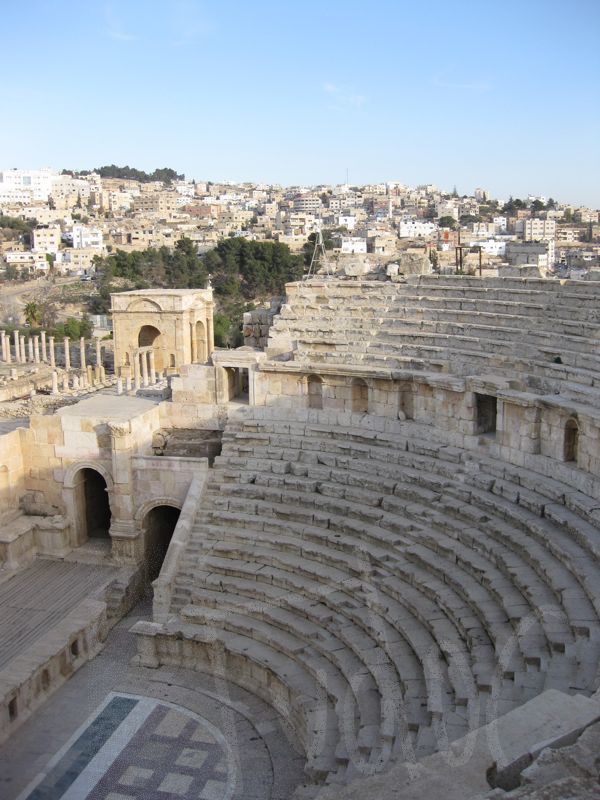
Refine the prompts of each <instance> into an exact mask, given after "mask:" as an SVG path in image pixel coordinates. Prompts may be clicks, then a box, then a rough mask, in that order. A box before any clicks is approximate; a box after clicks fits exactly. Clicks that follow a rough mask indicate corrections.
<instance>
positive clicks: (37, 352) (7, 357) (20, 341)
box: [0, 330, 102, 370]
mask: <svg viewBox="0 0 600 800" xmlns="http://www.w3.org/2000/svg"><path fill="white" fill-rule="evenodd" d="M12 339H13V342H14V343H13V342H11V336H10V335H9V334H7V333H6V331H0V350H1V356H2V361H3V362H4V363H5V364H12V363H13V360H14V363H15V364H27V363H29V364H50V366H51V367H55V366H56V347H55V343H54V336H46V331H41V333H40V335H39V336H29V337H27V346H26V340H25V336H22V335H21V334H20V332H19V331H18V330H15V331H13V335H12ZM85 345H86V343H85V339H84V338H83V337H81V339H80V340H79V361H80V368H81V369H82V370H85V369H86V368H87V363H86V346H85ZM13 350H14V352H13ZM63 350H64V359H65V369H67V370H69V369H71V340H70V338H69V337H68V336H65V337H64V339H63ZM101 366H102V345H101V342H100V337H98V336H97V337H96V367H101Z"/></svg>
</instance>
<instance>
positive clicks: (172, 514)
mask: <svg viewBox="0 0 600 800" xmlns="http://www.w3.org/2000/svg"><path fill="white" fill-rule="evenodd" d="M179 514H180V510H179V509H178V508H175V506H168V505H164V506H154V508H152V509H150V511H149V512H148V513H147V514H146V516H145V517H144V522H143V529H144V555H145V562H146V576H147V579H148V581H149V582H152V581H154V580H156V578H158V576H159V574H160V570H161V567H162V565H163V561H164V560H165V556H166V555H167V550H168V549H169V543H170V541H171V537H172V536H173V531H174V530H175V526H176V525H177V520H178V519H179Z"/></svg>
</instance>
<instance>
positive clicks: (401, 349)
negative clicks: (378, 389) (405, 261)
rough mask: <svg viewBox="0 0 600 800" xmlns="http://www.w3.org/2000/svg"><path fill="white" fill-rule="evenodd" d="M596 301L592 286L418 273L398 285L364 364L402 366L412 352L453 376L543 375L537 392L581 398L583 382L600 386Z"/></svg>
mask: <svg viewBox="0 0 600 800" xmlns="http://www.w3.org/2000/svg"><path fill="white" fill-rule="evenodd" d="M599 303H600V287H599V286H598V285H597V284H590V283H581V284H578V283H575V282H573V283H570V284H569V285H568V286H563V285H562V284H561V283H560V282H559V281H537V280H528V279H522V280H519V279H515V280H511V279H506V278H501V279H486V280H485V281H484V282H483V281H481V280H480V279H478V278H468V277H465V276H444V277H437V276H421V277H419V278H418V279H416V280H414V281H413V282H411V283H409V284H408V285H406V286H402V287H400V289H399V292H398V296H397V299H396V303H395V304H394V305H393V306H392V307H391V308H390V310H389V311H388V313H387V314H386V316H385V319H384V321H383V323H382V326H381V328H380V330H379V332H378V334H377V336H376V337H375V338H374V339H373V340H372V342H371V344H370V345H369V347H368V348H367V355H366V356H365V361H366V362H374V363H376V364H377V363H379V364H382V363H383V364H386V365H388V366H393V365H394V363H395V361H396V359H398V361H397V363H398V365H399V366H402V365H403V364H404V362H405V360H406V358H407V357H413V358H422V359H423V360H424V361H425V362H428V361H433V362H435V363H436V364H439V363H440V362H442V363H444V364H445V365H446V367H445V369H446V370H447V371H449V372H453V373H455V374H469V371H470V373H471V374H476V373H477V372H478V371H487V372H491V371H494V372H497V373H498V374H505V375H509V376H510V377H511V378H513V379H515V378H516V377H518V376H519V375H524V376H525V378H526V377H527V376H528V375H531V376H535V377H538V378H539V377H543V378H546V379H547V381H548V382H549V385H548V386H545V387H543V391H556V389H557V388H559V389H560V391H561V393H565V394H566V395H567V396H571V397H573V398H575V399H578V400H583V401H584V402H585V400H586V399H587V398H586V393H585V388H583V387H588V386H597V385H600V356H598V355H597V354H595V353H594V352H593V350H592V348H590V339H598V338H600V324H599V323H600V315H599V314H598V310H597V309H598V307H599ZM557 360H559V361H558V363H557Z"/></svg>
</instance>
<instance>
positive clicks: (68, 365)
mask: <svg viewBox="0 0 600 800" xmlns="http://www.w3.org/2000/svg"><path fill="white" fill-rule="evenodd" d="M69 341H70V340H69V337H68V336H65V338H64V340H63V342H64V346H65V369H71V352H70V350H69Z"/></svg>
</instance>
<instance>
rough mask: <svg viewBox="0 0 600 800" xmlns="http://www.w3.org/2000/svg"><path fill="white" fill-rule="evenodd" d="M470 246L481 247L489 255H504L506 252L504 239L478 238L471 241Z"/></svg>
mask: <svg viewBox="0 0 600 800" xmlns="http://www.w3.org/2000/svg"><path fill="white" fill-rule="evenodd" d="M469 247H481V250H482V252H483V253H487V255H489V256H503V255H504V253H505V252H506V241H505V240H502V239H493V238H492V239H478V240H476V241H472V242H469Z"/></svg>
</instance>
